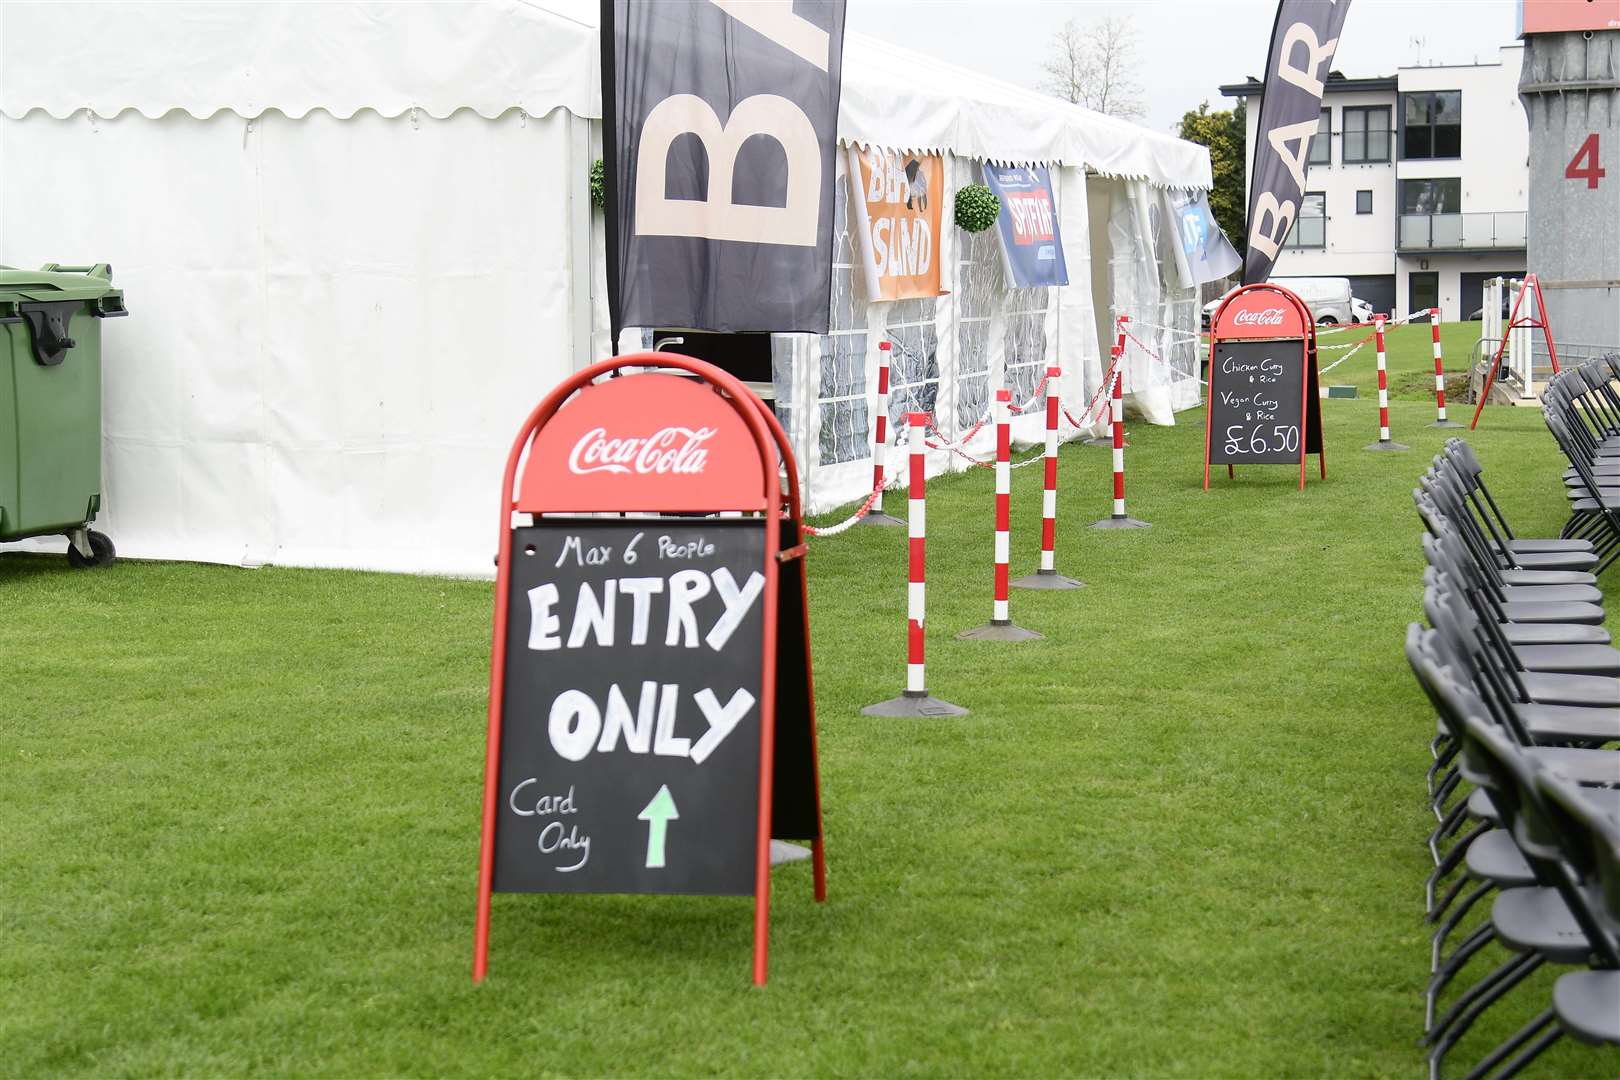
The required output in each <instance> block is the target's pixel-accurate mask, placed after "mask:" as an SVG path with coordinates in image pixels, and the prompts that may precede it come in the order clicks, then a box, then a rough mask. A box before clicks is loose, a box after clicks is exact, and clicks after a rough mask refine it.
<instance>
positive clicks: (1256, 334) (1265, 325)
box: [1204, 282, 1327, 491]
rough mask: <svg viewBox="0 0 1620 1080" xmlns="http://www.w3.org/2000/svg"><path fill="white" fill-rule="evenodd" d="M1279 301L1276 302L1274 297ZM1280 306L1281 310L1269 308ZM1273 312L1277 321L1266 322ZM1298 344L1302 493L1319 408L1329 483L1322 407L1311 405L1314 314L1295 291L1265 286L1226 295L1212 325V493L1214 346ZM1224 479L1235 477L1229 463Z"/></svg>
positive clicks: (1319, 456) (1208, 418)
mask: <svg viewBox="0 0 1620 1080" xmlns="http://www.w3.org/2000/svg"><path fill="white" fill-rule="evenodd" d="M1273 295H1274V296H1276V297H1277V298H1278V299H1276V300H1273V299H1272V298H1271V297H1272V296H1273ZM1279 303H1280V304H1281V307H1273V306H1267V305H1273V304H1279ZM1272 312H1275V313H1276V314H1275V317H1274V318H1268V317H1267V316H1270V315H1271V313H1272ZM1230 340H1238V341H1298V342H1299V344H1300V353H1301V362H1302V363H1303V365H1304V367H1303V370H1302V371H1301V373H1300V379H1299V383H1300V391H1299V397H1300V401H1299V428H1300V430H1299V490H1301V491H1304V490H1305V464H1306V459H1307V458H1308V457H1309V456H1310V439H1309V437H1308V436H1309V432H1310V409H1311V408H1312V406H1313V405H1314V406H1315V408H1316V415H1317V421H1316V427H1317V432H1318V435H1319V437H1320V438H1321V443H1322V445H1321V448H1320V449H1318V450H1317V452H1316V461H1317V465H1318V466H1319V467H1320V469H1321V472H1322V479H1323V480H1326V479H1327V453H1326V449H1327V433H1326V432H1325V431H1323V430H1322V421H1321V408H1322V406H1321V402H1320V401H1317V402H1312V401H1311V399H1310V397H1311V392H1312V390H1313V389H1315V384H1316V382H1317V379H1316V320H1314V319H1313V318H1311V309H1310V308H1309V307H1308V306H1307V305H1306V303H1305V301H1303V300H1301V299H1300V298H1299V296H1298V295H1297V294H1296V293H1294V292H1293V291H1292V290H1291V289H1285V288H1283V287H1282V286H1281V285H1272V284H1268V283H1266V282H1256V283H1255V284H1253V285H1245V286H1243V287H1242V288H1240V289H1237V290H1235V291H1234V292H1231V293H1229V294H1227V297H1226V299H1224V300H1222V301H1221V306H1220V307H1218V308H1216V309H1215V314H1214V315H1213V316H1212V317H1211V318H1210V320H1209V398H1208V400H1207V402H1206V403H1205V406H1204V490H1205V491H1208V490H1209V441H1210V429H1211V424H1212V422H1213V418H1214V412H1215V345H1216V343H1217V342H1220V341H1230ZM1226 475H1227V476H1228V477H1229V478H1230V477H1233V476H1236V475H1237V473H1236V470H1235V469H1234V468H1233V467H1232V465H1231V464H1228V465H1227V466H1226Z"/></svg>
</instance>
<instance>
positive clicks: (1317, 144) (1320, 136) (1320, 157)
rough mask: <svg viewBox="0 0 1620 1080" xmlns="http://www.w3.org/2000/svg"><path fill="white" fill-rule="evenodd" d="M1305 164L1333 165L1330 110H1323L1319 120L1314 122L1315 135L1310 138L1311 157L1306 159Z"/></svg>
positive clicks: (1331, 111) (1331, 113)
mask: <svg viewBox="0 0 1620 1080" xmlns="http://www.w3.org/2000/svg"><path fill="white" fill-rule="evenodd" d="M1306 164H1309V165H1331V164H1333V110H1332V109H1323V110H1322V116H1321V119H1319V120H1318V121H1317V122H1316V134H1315V135H1313V136H1311V156H1310V157H1309V158H1307V159H1306Z"/></svg>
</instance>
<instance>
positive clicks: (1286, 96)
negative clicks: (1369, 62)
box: [1243, 0, 1350, 285]
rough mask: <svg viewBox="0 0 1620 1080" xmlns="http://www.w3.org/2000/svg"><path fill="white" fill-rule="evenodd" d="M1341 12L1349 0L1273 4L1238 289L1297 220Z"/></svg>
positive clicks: (1261, 275)
mask: <svg viewBox="0 0 1620 1080" xmlns="http://www.w3.org/2000/svg"><path fill="white" fill-rule="evenodd" d="M1349 10H1350V0H1280V3H1278V5H1277V23H1276V25H1275V26H1274V27H1273V28H1272V31H1271V55H1270V57H1268V58H1267V60H1266V86H1265V96H1264V97H1263V98H1262V99H1261V102H1260V125H1259V128H1258V129H1257V130H1256V132H1255V137H1254V169H1253V172H1252V175H1251V177H1250V180H1249V252H1248V255H1247V256H1245V259H1244V263H1243V283H1244V284H1245V285H1252V284H1254V283H1255V282H1257V281H1264V280H1266V277H1267V276H1268V275H1269V274H1270V273H1271V266H1272V264H1273V263H1274V262H1276V261H1277V252H1278V251H1280V250H1282V245H1283V241H1285V240H1287V239H1288V231H1289V230H1290V229H1292V228H1293V227H1294V222H1295V221H1296V220H1297V219H1298V218H1299V207H1300V203H1301V201H1302V200H1303V198H1304V195H1305V164H1306V162H1307V160H1309V158H1310V154H1311V137H1312V136H1313V135H1315V134H1316V127H1317V123H1318V120H1319V118H1320V116H1321V112H1322V90H1323V87H1324V84H1325V83H1326V81H1327V77H1328V70H1329V69H1330V68H1331V67H1332V65H1333V53H1334V50H1335V49H1337V48H1338V47H1339V31H1340V30H1341V29H1343V27H1344V17H1345V14H1346V13H1347V12H1348V11H1349Z"/></svg>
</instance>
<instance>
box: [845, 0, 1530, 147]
mask: <svg viewBox="0 0 1620 1080" xmlns="http://www.w3.org/2000/svg"><path fill="white" fill-rule="evenodd" d="M847 11H848V16H847V25H848V28H849V29H850V30H855V31H859V32H861V33H864V34H870V35H872V36H873V37H879V38H884V39H886V40H889V41H893V42H895V43H896V44H900V45H905V46H907V47H909V48H913V49H916V50H918V51H919V52H925V53H931V54H933V55H936V56H939V57H941V58H942V59H945V60H949V61H951V62H952V63H954V64H959V65H961V66H962V67H966V68H972V69H974V70H976V71H983V72H985V73H986V74H989V75H994V76H996V77H997V78H1000V79H1006V80H1007V81H1008V82H1015V83H1020V84H1022V85H1025V86H1031V87H1034V86H1038V85H1039V83H1040V78H1041V76H1040V62H1041V60H1043V59H1044V58H1045V56H1046V54H1047V50H1048V47H1049V45H1050V42H1051V39H1052V34H1053V32H1054V31H1056V30H1057V28H1058V27H1060V26H1062V25H1063V22H1064V20H1066V19H1076V20H1078V21H1079V22H1080V23H1082V24H1084V23H1086V22H1088V21H1090V20H1092V19H1096V18H1100V17H1102V16H1105V15H1130V16H1131V17H1132V19H1133V21H1134V22H1135V25H1136V30H1137V63H1138V67H1139V70H1138V76H1137V82H1138V83H1140V84H1141V85H1142V86H1143V88H1144V93H1143V104H1144V105H1145V106H1146V108H1147V114H1146V115H1145V116H1144V117H1143V118H1142V122H1143V123H1146V124H1148V125H1150V126H1152V127H1155V128H1159V129H1163V130H1168V129H1172V128H1174V127H1175V125H1176V123H1177V122H1178V121H1179V120H1180V119H1181V114H1182V113H1184V112H1186V111H1187V110H1188V109H1196V108H1197V107H1198V103H1199V102H1200V101H1203V100H1205V99H1208V100H1209V103H1210V107H1211V108H1230V107H1231V105H1232V104H1233V103H1232V101H1231V100H1230V99H1227V98H1223V97H1221V92H1220V90H1219V89H1218V88H1219V87H1220V85H1221V84H1222V83H1233V82H1241V81H1242V80H1243V78H1244V76H1246V75H1254V76H1255V77H1257V78H1258V77H1260V76H1261V74H1262V70H1263V69H1264V68H1265V64H1266V50H1267V47H1268V46H1269V44H1270V37H1271V24H1272V20H1273V18H1274V17H1275V15H1276V11H1277V5H1276V3H1275V2H1274V0H1174V2H1171V0H1136V2H1134V3H1132V2H1128V0H849V6H848V8H847ZM1516 11H1517V0H1353V3H1352V4H1351V7H1350V14H1349V16H1348V17H1347V19H1346V21H1345V27H1344V36H1343V39H1342V40H1341V41H1340V42H1339V48H1338V53H1337V54H1336V56H1335V57H1334V61H1333V66H1334V67H1335V68H1336V69H1337V70H1339V71H1342V72H1344V73H1345V74H1346V75H1349V76H1351V77H1355V76H1367V75H1392V74H1394V71H1395V68H1397V67H1399V66H1402V65H1408V64H1413V63H1417V62H1419V55H1420V50H1421V62H1422V63H1424V64H1433V63H1441V64H1470V63H1474V62H1475V61H1476V60H1477V61H1479V62H1481V63H1489V62H1492V61H1494V60H1495V59H1496V50H1497V48H1498V47H1499V46H1502V45H1509V44H1512V43H1513V42H1514V37H1513V33H1514V28H1515V23H1516V18H1515V12H1516ZM1414 39H1421V45H1420V44H1419V42H1418V40H1414Z"/></svg>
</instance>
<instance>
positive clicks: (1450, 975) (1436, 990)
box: [1423, 921, 1496, 1036]
mask: <svg viewBox="0 0 1620 1080" xmlns="http://www.w3.org/2000/svg"><path fill="white" fill-rule="evenodd" d="M1495 940H1496V927H1495V926H1493V925H1491V923H1490V922H1489V921H1487V922H1486V923H1485V924H1484V925H1482V926H1478V927H1475V928H1474V932H1473V933H1471V934H1469V935H1468V936H1467V937H1465V938H1463V942H1462V944H1461V945H1458V946H1457V949H1456V951H1455V952H1453V953H1452V954H1451V956H1450V957H1448V958H1447V959H1446V961H1445V963H1443V964H1441V965H1440V967H1439V968H1438V969H1437V970H1436V971H1435V973H1434V975H1433V976H1431V977H1430V979H1429V985H1428V986H1426V987H1424V989H1423V998H1424V1000H1423V1031H1424V1034H1425V1036H1427V1034H1428V1033H1429V1032H1431V1031H1433V1030H1434V1013H1435V1008H1436V1006H1437V1005H1438V1003H1439V1000H1440V991H1442V990H1444V989H1445V988H1446V985H1447V984H1448V983H1450V982H1451V980H1452V979H1455V978H1456V977H1457V973H1458V972H1459V971H1461V970H1462V969H1463V966H1464V965H1465V964H1467V963H1468V961H1469V960H1470V959H1472V958H1473V956H1474V954H1475V953H1477V952H1479V950H1481V949H1483V948H1484V947H1485V946H1486V945H1489V944H1490V943H1491V942H1493V941H1495ZM1486 977H1487V978H1489V976H1486Z"/></svg>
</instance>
